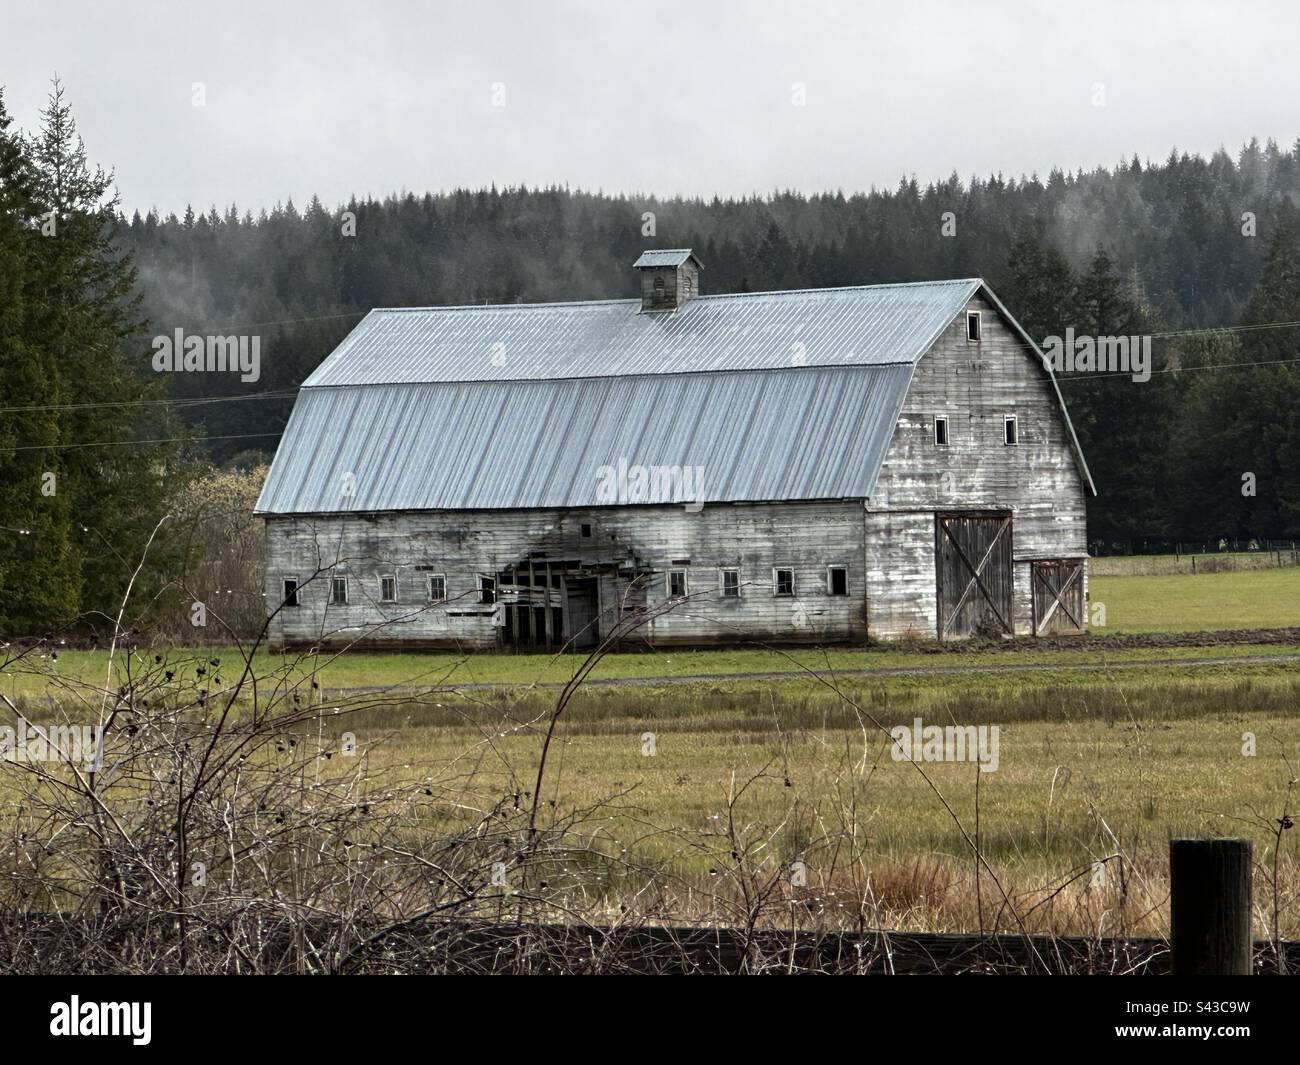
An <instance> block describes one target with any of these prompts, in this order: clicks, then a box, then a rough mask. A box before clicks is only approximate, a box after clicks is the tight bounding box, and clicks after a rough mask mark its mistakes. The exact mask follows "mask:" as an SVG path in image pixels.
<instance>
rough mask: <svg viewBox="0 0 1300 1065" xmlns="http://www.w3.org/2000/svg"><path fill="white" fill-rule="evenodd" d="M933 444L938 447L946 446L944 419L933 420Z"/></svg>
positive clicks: (945, 420)
mask: <svg viewBox="0 0 1300 1065" xmlns="http://www.w3.org/2000/svg"><path fill="white" fill-rule="evenodd" d="M934 442H935V444H937V445H938V446H939V447H947V446H948V419H947V418H944V417H940V418H935V420H934Z"/></svg>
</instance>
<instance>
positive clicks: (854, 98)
mask: <svg viewBox="0 0 1300 1065" xmlns="http://www.w3.org/2000/svg"><path fill="white" fill-rule="evenodd" d="M0 25H2V26H3V35H2V36H0V83H2V84H3V86H4V91H5V97H6V100H7V102H8V106H9V109H10V111H11V113H12V114H13V115H14V116H15V118H16V119H17V121H18V122H19V124H20V125H22V126H24V127H27V128H31V127H33V126H34V125H35V123H36V122H37V120H38V114H37V113H38V110H39V108H40V106H41V105H42V102H43V99H44V95H45V93H46V91H47V88H48V81H49V78H50V76H51V75H52V74H54V73H55V72H56V71H57V73H58V74H59V75H60V77H62V79H63V80H64V82H65V84H66V87H67V91H68V95H69V98H70V100H71V102H72V104H73V107H74V110H75V113H76V116H77V119H78V122H79V124H80V129H81V133H82V136H83V137H84V139H85V141H86V144H87V147H88V149H89V152H90V154H91V157H92V159H94V160H95V161H97V162H100V163H102V164H104V165H106V166H111V167H114V168H115V169H116V171H117V177H118V185H119V188H120V191H121V195H122V200H123V204H124V206H125V207H126V209H127V210H128V211H130V210H131V209H133V208H137V207H138V208H141V209H146V208H148V207H150V206H156V207H158V208H159V209H160V210H161V211H163V212H167V211H177V212H179V211H181V210H183V208H184V206H185V204H186V203H193V204H195V205H196V207H202V208H206V207H207V206H209V205H211V204H214V203H215V204H217V205H219V206H225V205H226V204H229V203H230V202H232V201H234V202H236V203H238V204H239V206H240V207H241V208H246V207H247V208H252V209H253V210H254V211H256V210H257V209H258V208H260V207H262V206H270V205H273V204H274V203H275V202H276V201H282V200H285V199H287V198H289V197H292V198H293V199H294V201H295V202H296V203H298V204H300V205H301V204H302V203H304V202H305V201H306V200H307V199H308V198H309V197H310V195H311V194H312V193H313V192H315V193H318V194H319V195H320V196H321V198H322V199H323V200H324V201H325V202H326V204H327V205H330V206H333V205H335V204H337V203H339V202H341V201H344V200H346V199H347V198H348V196H349V195H350V194H352V193H356V194H358V195H366V194H372V195H375V196H382V195H384V194H386V193H389V192H393V191H402V190H413V191H416V192H423V191H425V190H438V189H446V188H451V187H453V186H457V185H469V186H479V185H485V184H488V183H491V182H496V183H497V184H498V185H506V184H519V183H524V184H527V185H530V186H532V185H537V184H549V183H552V182H558V183H561V184H568V185H570V186H573V187H581V188H587V189H601V190H604V191H607V192H616V191H617V192H629V193H635V192H647V191H649V192H655V193H659V194H663V195H671V194H675V193H683V194H689V195H704V196H709V195H712V194H714V193H718V194H721V195H728V194H730V195H736V194H746V193H750V192H760V193H764V192H768V191H771V190H772V189H774V188H778V187H780V188H786V187H792V188H797V189H800V190H803V191H806V192H814V191H821V190H826V189H837V188H839V189H844V190H846V191H852V190H859V189H868V188H870V187H871V186H872V185H876V186H893V185H895V184H896V183H897V181H898V179H899V177H900V175H902V174H904V173H906V174H915V175H916V176H917V177H918V178H919V179H920V180H921V182H922V183H925V182H926V181H929V180H933V179H941V178H943V177H946V176H947V175H948V174H950V173H951V172H952V171H954V170H956V171H957V172H958V173H959V174H961V175H962V176H963V177H967V176H969V175H970V174H972V173H975V174H979V175H981V176H983V175H987V174H989V173H993V172H1002V173H1003V174H1004V175H1007V176H1017V175H1019V174H1021V173H1030V172H1034V171H1037V172H1039V173H1043V174H1045V173H1046V171H1047V170H1049V169H1050V168H1051V167H1052V166H1054V165H1057V166H1063V167H1065V168H1068V169H1074V168H1076V167H1084V168H1085V169H1086V168H1091V167H1093V166H1097V165H1112V164H1114V163H1115V162H1116V161H1117V160H1119V159H1120V158H1121V157H1129V156H1132V155H1133V154H1134V153H1136V154H1138V155H1139V156H1141V157H1142V158H1144V159H1145V158H1156V159H1163V158H1164V157H1165V156H1167V155H1168V153H1169V150H1170V148H1171V147H1173V146H1177V147H1178V148H1179V149H1180V150H1188V151H1200V152H1204V153H1208V152H1212V151H1214V150H1215V149H1216V148H1218V147H1220V146H1225V147H1227V148H1228V150H1229V151H1231V152H1233V153H1234V154H1235V153H1236V151H1237V149H1238V148H1239V146H1240V145H1241V143H1243V142H1244V141H1246V140H1248V139H1249V138H1250V137H1252V136H1254V137H1259V138H1260V139H1261V141H1262V140H1264V139H1266V138H1268V137H1272V138H1275V139H1276V140H1277V141H1278V142H1279V143H1281V144H1283V145H1284V146H1286V145H1290V144H1291V143H1292V142H1293V141H1294V140H1295V138H1296V137H1297V135H1300V62H1297V59H1296V48H1297V45H1298V44H1300V4H1297V3H1296V2H1295V0H1276V2H1262V0H1261V2H1255V3H1242V2H1226V0H1225V2H1220V3H1197V2H1177V3H1147V2H1136V0H1128V2H1125V3H1114V4H1111V3H1098V2H1093V0H1089V2H1082V0H1080V2H1077V3H1071V4H1063V3H1059V4H1058V3H1047V2H1041V3H1029V2H1025V3H1014V2H1010V0H1003V2H1000V3H992V2H990V3H971V2H953V3H920V2H915V0H897V2H892V3H888V4H876V3H832V2H822V0H803V2H799V3H780V2H775V0H767V2H747V3H741V2H734V3H732V2H717V3H713V2H709V0H699V2H698V3H695V4H692V3H663V2H650V0H642V2H639V3H623V2H620V0H603V2H591V3H586V2H576V0H575V2H569V0H543V2H537V0H517V2H513V3H494V2H482V0H463V2H457V3H414V2H398V0H366V2H358V0H352V2H349V3H332V2H322V0H301V2H298V0H284V2H280V0H276V2H270V0H262V2H258V3H201V4H200V3H195V4H190V3H178V2H176V0H170V2H156V3H145V2H134V3H133V2H114V0H104V2H63V3H56V2H46V3H27V4H22V5H19V4H18V3H16V2H10V0H7V2H6V4H5V10H4V13H3V17H2V21H0ZM196 82H198V83H202V90H201V91H202V93H203V95H204V96H205V98H206V99H205V106H201V107H199V106H195V105H194V100H195V95H196V90H195V87H194V86H195V83H196ZM1099 85H1100V90H1099V88H1098V86H1099ZM800 86H802V90H800V88H799V87H800ZM801 91H802V98H800V92H801ZM1099 91H1100V92H1103V93H1104V106H1096V103H1095V99H1096V97H1097V94H1098V92H1099ZM501 103H504V106H497V105H498V104H501ZM800 104H802V105H800Z"/></svg>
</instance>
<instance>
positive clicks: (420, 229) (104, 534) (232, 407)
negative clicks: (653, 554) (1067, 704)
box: [0, 83, 1300, 632]
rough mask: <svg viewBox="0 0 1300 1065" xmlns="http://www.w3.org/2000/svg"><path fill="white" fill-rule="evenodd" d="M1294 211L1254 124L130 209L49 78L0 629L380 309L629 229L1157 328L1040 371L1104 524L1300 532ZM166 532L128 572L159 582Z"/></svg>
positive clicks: (5, 479)
mask: <svg viewBox="0 0 1300 1065" xmlns="http://www.w3.org/2000/svg"><path fill="white" fill-rule="evenodd" d="M1297 203H1300V141H1297V143H1295V144H1293V145H1292V146H1291V147H1290V148H1289V149H1283V148H1280V147H1279V146H1278V145H1276V144H1274V143H1272V142H1269V143H1267V144H1264V145H1261V144H1259V143H1257V142H1254V141H1252V142H1251V143H1250V144H1248V145H1246V146H1245V147H1243V148H1242V149H1241V151H1240V152H1238V153H1237V154H1236V156H1235V157H1233V156H1232V155H1229V154H1228V153H1227V152H1226V151H1222V150H1220V151H1218V152H1215V153H1214V154H1213V155H1211V156H1210V157H1209V158H1205V157H1202V156H1200V155H1194V154H1187V153H1178V152H1171V153H1170V155H1169V156H1168V157H1167V158H1166V159H1165V160H1163V161H1160V162H1154V163H1153V162H1143V161H1139V160H1138V159H1137V158H1136V157H1133V158H1131V159H1126V160H1123V161H1121V162H1120V163H1119V164H1118V165H1116V166H1114V167H1113V168H1108V167H1099V168H1097V169H1095V170H1092V171H1088V172H1084V171H1076V172H1074V173H1066V172H1063V171H1060V170H1053V171H1052V172H1051V173H1050V174H1048V175H1047V176H1046V178H1045V179H1044V178H1040V177H1038V176H1037V175H1034V176H1028V177H1020V178H1005V177H1003V176H1001V175H995V176H991V177H987V178H974V177H973V178H970V179H967V180H962V179H960V178H958V177H957V175H955V174H954V175H952V176H951V177H949V178H948V179H947V180H945V181H941V182H932V183H929V184H927V185H925V186H924V187H923V186H922V185H921V184H920V183H919V182H918V181H917V180H916V179H915V178H905V179H903V180H901V181H900V182H899V184H898V185H897V186H896V187H894V188H891V189H884V190H879V189H873V190H871V191H869V192H861V193H854V194H845V193H842V192H833V193H825V194H815V195H804V194H801V193H797V192H790V191H778V192H773V193H771V194H767V195H761V196H760V195H753V196H749V197H744V198H736V199H720V198H712V199H689V198H674V199H661V198H657V197H654V196H629V195H610V194H603V193H594V192H589V191H581V190H574V189H569V188H560V187H548V188H532V189H530V188H526V187H523V186H510V187H496V186H494V187H491V188H485V189H473V190H471V189H455V190H451V191H445V192H439V193H432V192H430V193H425V194H423V195H417V194H415V193H405V194H401V195H390V196H387V197H384V198H373V197H370V198H364V199H363V198H353V199H351V200H349V202H347V203H346V204H339V205H336V206H333V207H326V206H325V205H324V204H322V203H321V202H320V200H319V199H318V198H315V197H313V198H312V199H311V200H310V202H309V203H308V204H307V205H306V207H305V208H302V209H300V208H299V207H297V206H296V205H295V204H294V203H293V202H292V201H288V202H285V203H282V204H278V205H276V206H275V207H273V208H270V209H262V210H259V211H258V212H257V213H256V214H254V213H253V212H252V211H249V210H247V209H244V210H241V209H239V208H238V207H237V206H235V205H228V206H226V207H224V208H221V209H218V208H217V207H215V206H213V207H211V208H209V209H208V210H206V211H195V210H194V209H193V208H192V207H191V208H187V209H186V211H185V212H184V214H183V215H181V216H179V217H178V216H177V215H175V214H167V215H160V214H159V213H158V212H157V211H154V210H149V211H146V212H144V213H143V214H142V213H140V212H139V211H134V212H132V213H131V214H130V215H129V216H128V215H127V214H126V213H125V212H124V211H123V210H122V209H121V205H120V203H119V201H118V200H117V197H116V194H115V192H114V190H113V182H112V175H111V173H109V172H105V171H104V170H102V169H100V168H98V167H94V166H92V165H91V163H90V162H89V161H88V158H87V154H86V151H85V148H84V147H83V146H82V144H81V142H80V139H79V138H78V136H77V134H76V127H75V122H74V120H73V116H72V113H71V110H70V107H69V106H68V103H67V101H66V100H65V98H64V95H63V91H62V89H61V87H59V86H58V85H57V83H56V85H55V87H54V89H53V90H52V93H51V96H50V100H49V104H48V106H47V108H46V110H45V111H44V112H43V113H42V120H41V128H40V129H39V130H37V131H35V132H34V133H32V134H31V135H23V134H21V133H19V132H18V131H16V130H15V129H13V127H12V122H11V120H10V119H9V118H8V116H7V114H6V113H5V112H4V109H3V98H2V97H0V374H3V381H4V395H5V397H6V398H5V402H4V404H3V405H4V406H5V408H6V410H5V412H4V414H3V420H0V524H3V526H4V527H5V528H4V529H3V530H0V626H3V631H6V632H8V631H13V630H14V629H15V627H18V628H26V629H31V628H32V627H38V626H40V625H43V624H50V623H52V622H53V621H54V620H55V619H64V618H67V617H70V616H82V617H93V616H95V615H96V613H98V614H101V615H102V614H106V613H110V612H111V611H112V610H113V609H114V603H113V595H114V594H116V593H115V590H116V589H120V587H121V585H122V583H123V581H124V579H125V577H126V576H128V575H129V574H130V573H131V572H133V570H134V566H135V565H136V564H137V563H138V558H135V557H133V552H137V551H138V549H139V548H140V547H141V546H142V545H143V544H144V543H145V541H146V540H147V539H148V537H149V535H150V533H151V531H152V529H153V526H154V524H155V523H156V522H157V521H158V520H159V519H160V518H161V516H162V515H163V514H164V513H167V512H168V510H169V504H170V501H171V500H172V498H173V497H174V495H175V493H176V492H177V491H178V486H179V485H180V484H182V483H188V480H187V478H188V477H189V476H190V475H191V474H192V471H193V470H194V468H195V466H196V464H198V465H203V464H225V465H228V466H241V467H251V466H254V465H256V464H258V463H259V462H262V461H264V460H265V459H266V458H267V457H269V455H270V454H272V453H273V451H274V446H275V442H276V438H277V436H278V434H279V432H280V431H281V430H282V428H283V426H284V423H285V420H286V419H287V417H288V413H289V410H290V409H291V407H292V392H293V390H294V389H295V388H296V387H297V386H298V385H299V384H300V383H301V381H302V380H303V379H304V378H305V377H306V376H307V375H308V374H309V373H310V372H311V371H312V370H313V369H314V368H315V366H316V365H317V364H318V363H319V362H320V361H321V360H322V359H323V358H324V357H325V356H326V355H327V354H329V352H330V351H331V350H332V349H333V348H334V346H335V345H336V344H337V343H338V342H339V341H340V340H341V339H342V338H343V337H344V336H346V334H347V332H348V331H349V330H350V329H351V328H352V327H353V326H354V325H355V324H356V322H357V321H359V320H360V318H361V317H362V316H363V315H364V314H365V313H366V312H367V311H369V310H370V309H371V308H372V307H377V306H431V305H439V304H465V303H512V302H545V301H558V300H584V299H599V298H611V297H620V296H627V297H630V296H632V295H634V294H635V292H636V278H635V277H634V276H633V272H632V271H631V269H630V265H631V263H632V261H633V260H634V259H635V258H636V256H637V255H638V254H639V253H640V251H641V250H642V249H644V248H646V247H692V248H694V249H695V250H696V252H697V254H698V255H699V256H700V258H701V259H702V260H703V262H704V264H705V273H704V276H703V282H702V287H703V290H704V292H706V293H723V292H740V291H761V290H770V289H789V288H805V287H828V286H839V285H860V284H871V283H878V282H887V281H914V280H932V279H939V278H952V277H973V276H981V277H984V278H986V279H987V280H988V281H989V282H990V284H991V285H992V286H993V288H994V291H995V292H997V293H998V295H999V296H1000V297H1001V298H1002V300H1003V302H1004V303H1005V304H1006V305H1007V306H1008V308H1009V309H1010V310H1011V311H1012V313H1013V314H1015V315H1016V316H1017V318H1018V319H1019V320H1020V321H1021V323H1022V324H1023V325H1024V326H1025V327H1026V329H1027V330H1028V332H1029V333H1030V335H1031V336H1033V337H1035V338H1036V339H1038V340H1040V341H1041V340H1042V339H1043V338H1045V337H1048V336H1060V335H1063V334H1064V331H1065V330H1066V329H1067V328H1072V329H1074V331H1075V332H1076V333H1078V334H1091V335H1094V336H1109V335H1124V336H1130V335H1133V336H1136V335H1154V337H1155V339H1154V340H1153V351H1154V364H1153V366H1152V367H1151V369H1152V371H1153V372H1152V375H1151V377H1150V380H1148V381H1145V382H1142V383H1137V382H1134V381H1132V380H1131V379H1130V378H1129V377H1126V376H1123V375H1105V374H1097V373H1092V374H1089V373H1076V374H1063V375H1062V391H1063V393H1064V394H1065V397H1066V401H1067V404H1068V406H1069V409H1070V412H1071V416H1072V418H1073V420H1074V423H1075V426H1076V429H1077V431H1078V434H1079V437H1080V440H1081V442H1082V445H1083V448H1084V451H1085V454H1086V456H1087V459H1088V462H1089V465H1090V467H1091V469H1092V473H1093V477H1094V480H1095V481H1096V483H1097V487H1098V492H1099V494H1098V497H1097V498H1096V499H1095V500H1093V501H1092V502H1091V504H1090V509H1089V529H1090V536H1091V538H1092V539H1093V541H1094V543H1095V544H1096V545H1097V546H1099V547H1106V548H1108V549H1116V548H1119V549H1138V550H1140V549H1141V546H1142V544H1143V542H1144V541H1145V540H1148V539H1150V538H1171V539H1183V540H1191V539H1206V540H1217V539H1220V538H1227V539H1232V540H1245V539H1250V538H1252V537H1288V538H1290V537H1297V536H1300V472H1298V471H1297V470H1296V463H1295V457H1296V455H1297V453H1300V403H1298V402H1297V400H1298V399H1300V387H1298V385H1300V382H1298V381H1297V372H1298V370H1297V366H1298V365H1300V364H1298V363H1297V362H1295V361H1294V360H1296V359H1297V355H1296V348H1297V338H1298V337H1300V329H1297V328H1294V327H1292V326H1289V325H1288V323H1296V322H1300V238H1298V237H1297V232H1298V231H1300V219H1297V208H1296V204H1297ZM1222 327H1232V328H1231V329H1223V328H1222ZM176 329H181V330H183V331H184V333H185V334H187V335H200V336H202V335H208V334H223V335H229V334H253V335H256V336H258V337H259V338H260V343H261V372H260V375H259V377H258V379H257V380H256V381H255V382H246V381H241V380H240V379H239V377H238V376H237V375H235V374H231V373H227V374H220V373H172V374H158V373H156V372H154V369H153V367H152V364H151V351H152V341H153V338H154V337H156V336H159V335H168V336H170V335H171V334H172V333H173V331H175V330H176ZM213 400H219V402H212V401H213ZM15 408H21V409H15ZM122 441H129V443H122ZM149 441H167V442H166V443H157V444H155V443H150V442H149ZM109 442H113V443H112V444H111V445H110V444H109ZM88 444H94V445H96V446H86V445H88ZM47 474H52V475H53V481H52V483H53V486H54V487H53V492H52V494H49V495H42V494H41V492H42V488H43V487H44V488H46V489H48V488H49V486H50V484H51V479H50V478H49V477H47V476H46V475H47ZM13 530H18V531H16V532H15V531H13ZM176 540H177V538H176V537H175V536H169V535H168V532H167V530H166V529H165V528H164V529H163V530H162V531H161V532H160V534H159V537H158V539H157V541H156V545H155V548H154V549H152V550H151V561H150V563H149V564H148V565H147V566H146V567H145V570H144V571H143V572H142V574H141V577H140V579H141V580H142V581H145V582H146V583H147V582H149V581H153V583H154V585H156V587H157V588H158V589H162V588H163V587H164V586H165V585H166V583H167V580H168V575H169V570H168V567H175V566H177V565H179V564H180V563H179V561H178V560H180V559H184V558H185V557H186V554H185V552H186V550H187V548H185V547H184V545H183V544H182V545H181V546H180V547H178V546H177V543H176Z"/></svg>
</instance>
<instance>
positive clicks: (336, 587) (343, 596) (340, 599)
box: [330, 577, 348, 606]
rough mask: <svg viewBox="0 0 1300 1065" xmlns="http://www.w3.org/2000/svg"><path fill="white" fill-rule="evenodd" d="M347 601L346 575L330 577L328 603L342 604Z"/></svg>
mask: <svg viewBox="0 0 1300 1065" xmlns="http://www.w3.org/2000/svg"><path fill="white" fill-rule="evenodd" d="M347 601H348V579H347V578H346V577H331V578H330V603H332V604H333V605H334V606H343V605H345V604H346V603H347Z"/></svg>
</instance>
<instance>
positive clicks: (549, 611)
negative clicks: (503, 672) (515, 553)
mask: <svg viewBox="0 0 1300 1065" xmlns="http://www.w3.org/2000/svg"><path fill="white" fill-rule="evenodd" d="M599 594H600V590H599V580H598V578H597V577H596V576H595V575H594V574H592V573H591V572H590V571H589V570H588V569H586V568H584V567H583V566H582V564H581V563H579V562H565V561H552V560H531V559H530V560H529V561H526V562H521V563H519V564H518V565H514V566H510V567H508V568H507V569H503V570H501V571H500V572H499V573H498V574H497V575H496V582H495V586H494V595H495V601H496V603H497V609H498V610H499V611H500V612H501V630H500V631H501V643H502V644H503V645H505V646H506V647H511V648H515V649H517V650H549V651H558V650H560V649H561V648H564V647H565V646H566V645H567V646H568V647H569V649H570V650H575V651H583V650H589V649H590V648H592V647H595V646H596V644H597V642H598V641H599V636H600V634H599V631H598V619H599V614H600V607H599Z"/></svg>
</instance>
